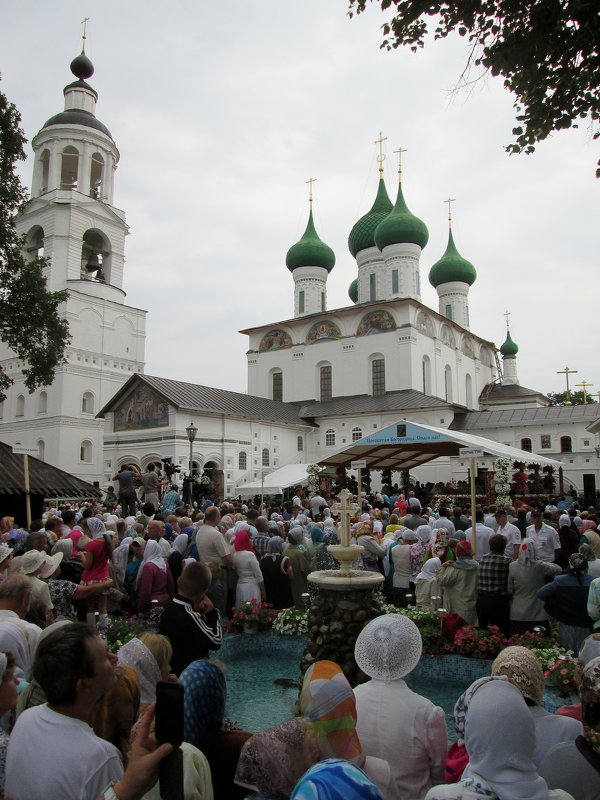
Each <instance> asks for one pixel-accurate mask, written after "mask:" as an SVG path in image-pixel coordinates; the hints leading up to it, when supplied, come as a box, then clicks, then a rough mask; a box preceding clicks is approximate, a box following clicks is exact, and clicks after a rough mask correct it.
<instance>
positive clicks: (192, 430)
mask: <svg viewBox="0 0 600 800" xmlns="http://www.w3.org/2000/svg"><path fill="white" fill-rule="evenodd" d="M185 432H186V433H187V437H188V442H189V443H190V464H189V470H190V481H191V480H192V460H193V447H194V439H195V438H196V434H197V433H198V428H197V427H196V426H195V425H194V423H193V422H190V424H189V425H188V426H187V428H186V429H185Z"/></svg>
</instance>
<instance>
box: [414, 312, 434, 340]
mask: <svg viewBox="0 0 600 800" xmlns="http://www.w3.org/2000/svg"><path fill="white" fill-rule="evenodd" d="M417 330H418V331H419V332H420V333H424V334H425V336H431V337H432V338H433V337H434V336H435V328H434V327H433V322H432V321H431V317H428V316H427V314H424V313H423V312H422V311H421V312H420V313H419V315H418V317H417Z"/></svg>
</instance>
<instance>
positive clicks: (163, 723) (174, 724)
mask: <svg viewBox="0 0 600 800" xmlns="http://www.w3.org/2000/svg"><path fill="white" fill-rule="evenodd" d="M155 734H156V739H157V741H158V743H159V744H164V743H165V742H167V743H168V744H172V745H173V747H179V746H180V745H181V743H182V742H183V686H181V684H179V683H171V682H170V681H159V682H158V683H157V684H156V714H155Z"/></svg>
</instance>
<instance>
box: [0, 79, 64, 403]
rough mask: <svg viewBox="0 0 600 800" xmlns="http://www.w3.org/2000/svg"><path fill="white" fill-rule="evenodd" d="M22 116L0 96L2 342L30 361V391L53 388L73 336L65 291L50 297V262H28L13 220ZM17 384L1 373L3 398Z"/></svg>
mask: <svg viewBox="0 0 600 800" xmlns="http://www.w3.org/2000/svg"><path fill="white" fill-rule="evenodd" d="M20 122H21V116H20V114H19V112H18V111H17V109H16V108H15V106H14V104H13V103H10V102H9V101H8V100H7V98H6V96H5V95H4V94H3V93H2V92H0V340H2V341H3V342H5V343H6V344H7V345H8V346H9V347H10V348H11V350H13V351H14V352H15V353H16V355H17V356H18V357H19V358H20V359H23V360H24V361H25V362H26V366H25V368H24V370H23V372H24V375H25V385H26V386H27V388H28V389H29V391H30V392H32V391H33V390H34V389H35V388H36V387H37V386H45V385H48V384H50V383H52V381H53V379H54V370H55V369H56V367H57V366H58V365H59V364H60V363H62V361H63V354H64V350H65V347H66V346H67V344H68V343H69V341H70V339H71V337H70V335H69V326H68V323H67V321H66V320H65V319H61V318H60V317H59V316H58V308H59V306H60V304H61V303H63V302H65V300H66V299H67V293H66V291H62V292H50V291H48V289H47V287H46V279H45V278H44V274H43V270H44V267H45V266H46V265H47V260H46V259H43V258H35V259H32V260H28V259H26V258H25V257H24V255H23V246H24V242H23V237H20V236H18V235H17V231H16V227H15V220H16V216H17V214H18V212H19V210H20V209H22V207H23V205H24V203H25V202H26V200H27V195H26V192H25V190H24V188H23V186H22V185H21V181H20V180H19V177H18V175H17V174H16V172H15V165H16V163H17V161H23V160H24V159H25V151H24V145H25V143H26V141H27V140H26V139H25V135H24V133H23V131H22V130H21V127H20ZM12 383H13V380H12V379H11V378H10V377H9V376H8V375H7V374H6V373H5V372H4V370H2V369H1V368H0V399H3V398H4V397H5V392H6V389H7V388H8V387H9V386H10V385H11V384H12Z"/></svg>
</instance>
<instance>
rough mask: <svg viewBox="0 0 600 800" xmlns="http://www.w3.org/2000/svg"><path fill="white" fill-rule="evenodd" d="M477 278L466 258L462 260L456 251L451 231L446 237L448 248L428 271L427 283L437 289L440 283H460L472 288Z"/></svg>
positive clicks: (473, 268)
mask: <svg viewBox="0 0 600 800" xmlns="http://www.w3.org/2000/svg"><path fill="white" fill-rule="evenodd" d="M476 278H477V272H476V271H475V267H474V266H473V264H471V262H470V261H467V259H466V258H463V257H462V256H461V254H460V253H459V252H458V250H457V249H456V245H455V244H454V239H453V238H452V229H450V234H449V236H448V247H447V248H446V252H445V253H444V255H443V256H442V257H441V258H440V260H439V261H436V263H435V264H434V265H433V267H432V268H431V270H430V271H429V283H430V284H431V285H432V286H434V287H438V286H440V285H441V284H442V283H452V282H454V281H460V282H461V283H468V284H469V286H472V285H473V283H475V279H476Z"/></svg>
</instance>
